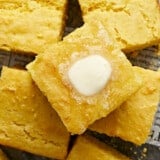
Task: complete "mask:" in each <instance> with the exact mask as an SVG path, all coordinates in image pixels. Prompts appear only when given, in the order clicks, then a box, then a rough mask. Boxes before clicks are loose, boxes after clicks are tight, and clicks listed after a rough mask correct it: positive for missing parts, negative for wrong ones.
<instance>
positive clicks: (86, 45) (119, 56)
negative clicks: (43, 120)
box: [27, 38, 141, 134]
mask: <svg viewBox="0 0 160 160" xmlns="http://www.w3.org/2000/svg"><path fill="white" fill-rule="evenodd" d="M91 55H99V56H101V57H103V58H104V59H105V60H107V61H108V62H109V63H110V65H111V68H112V74H111V76H110V79H109V81H108V83H107V84H106V85H105V86H104V88H103V89H102V90H101V91H100V92H98V93H97V94H94V95H92V96H84V95H83V94H80V93H79V92H78V91H77V90H76V89H75V87H74V86H73V85H72V83H71V81H70V79H69V78H68V74H69V73H68V72H69V70H70V68H71V67H72V65H73V64H74V63H75V62H77V61H79V60H82V59H83V58H86V57H89V56H91ZM27 69H28V71H29V72H30V73H31V76H32V78H33V80H34V81H35V83H36V84H37V85H38V87H39V88H40V90H41V91H42V92H43V94H44V95H45V96H46V97H47V98H48V100H49V102H50V103H51V105H52V107H53V108H54V109H55V110H56V111H57V113H58V114H59V116H60V118H61V120H62V121H63V123H64V125H65V126H66V128H67V129H68V131H69V132H71V133H72V134H81V133H83V132H84V131H85V130H86V129H87V127H88V126H89V125H90V124H92V123H93V122H94V121H95V120H98V119H100V118H102V117H105V116H107V115H108V114H109V113H110V112H111V111H113V110H114V109H116V108H117V107H119V106H120V104H121V103H122V102H124V101H125V100H126V99H127V98H128V97H129V96H130V95H131V94H133V93H134V92H135V91H136V90H137V89H138V87H139V85H140V83H141V80H140V79H139V77H137V76H136V74H135V73H134V71H133V67H132V66H131V64H130V62H129V61H128V60H127V58H126V57H125V55H124V54H123V53H122V52H121V51H120V50H117V49H114V47H113V46H111V45H107V44H106V43H105V42H102V40H101V39H100V40H99V39H98V38H97V39H94V40H93V39H92V38H91V39H88V40H85V41H80V42H79V41H75V42H68V41H63V42H59V43H57V44H55V45H54V46H52V48H50V49H49V50H47V51H46V52H45V54H42V55H38V56H37V57H36V59H35V61H33V63H30V64H29V65H28V66H27ZM97 83H98V82H97Z"/></svg>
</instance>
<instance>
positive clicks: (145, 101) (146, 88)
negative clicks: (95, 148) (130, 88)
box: [90, 67, 160, 145]
mask: <svg viewBox="0 0 160 160" xmlns="http://www.w3.org/2000/svg"><path fill="white" fill-rule="evenodd" d="M134 69H135V71H136V72H137V74H138V75H139V76H141V77H142V78H143V85H142V86H141V88H140V89H139V90H138V91H137V92H136V93H135V94H133V95H132V96H131V97H130V98H129V99H128V100H127V101H126V102H125V103H123V104H122V105H121V107H119V108H118V109H116V110H115V111H114V112H113V113H111V114H110V115H109V116H108V117H106V118H104V119H101V120H99V121H97V122H96V123H94V124H93V125H91V126H90V129H91V130H94V131H97V132H100V133H105V134H107V135H109V136H116V137H120V138H122V139H124V140H126V141H130V142H133V143H135V144H138V145H141V144H143V143H145V141H146V140H147V138H148V135H149V133H150V129H151V126H152V123H153V118H154V115H155V112H156V110H157V105H158V102H159V96H160V72H155V71H151V70H145V69H142V68H140V67H135V68H134Z"/></svg>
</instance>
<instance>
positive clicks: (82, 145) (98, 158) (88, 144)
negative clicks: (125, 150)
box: [67, 135, 129, 160]
mask: <svg viewBox="0 0 160 160" xmlns="http://www.w3.org/2000/svg"><path fill="white" fill-rule="evenodd" d="M82 159H83V160H89V159H92V160H93V159H94V160H129V158H127V157H126V156H124V155H122V154H121V153H119V152H118V151H116V150H115V149H113V148H111V147H110V146H108V145H107V144H105V143H103V142H100V141H99V140H97V139H96V138H94V137H91V136H89V135H82V136H79V137H78V138H77V140H76V142H75V144H74V145H73V148H72V150H71V151H70V153H69V155H68V157H67V160H82Z"/></svg>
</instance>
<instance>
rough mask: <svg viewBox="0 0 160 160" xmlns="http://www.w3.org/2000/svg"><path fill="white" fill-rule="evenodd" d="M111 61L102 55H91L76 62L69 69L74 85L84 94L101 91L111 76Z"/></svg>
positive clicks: (88, 94) (89, 94) (70, 78)
mask: <svg viewBox="0 0 160 160" xmlns="http://www.w3.org/2000/svg"><path fill="white" fill-rule="evenodd" d="M111 72H112V68H111V65H110V63H109V62H108V61H107V60H106V59H105V58H103V57H102V56H100V55H90V56H87V57H85V58H82V59H80V60H78V61H77V62H75V63H74V64H73V65H72V66H71V68H70V69H69V71H68V77H69V80H70V83H71V84H72V85H73V87H74V88H75V89H76V90H77V91H78V92H79V93H80V94H82V95H84V96H92V95H94V94H96V93H98V92H100V91H101V90H102V89H103V88H104V87H105V85H106V84H107V82H108V80H109V78H110V76H111Z"/></svg>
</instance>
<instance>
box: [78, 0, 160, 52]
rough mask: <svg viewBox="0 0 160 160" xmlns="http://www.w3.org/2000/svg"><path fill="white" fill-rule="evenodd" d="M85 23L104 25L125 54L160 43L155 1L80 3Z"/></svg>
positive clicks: (158, 13) (96, 1) (112, 0)
mask: <svg viewBox="0 0 160 160" xmlns="http://www.w3.org/2000/svg"><path fill="white" fill-rule="evenodd" d="M79 3H80V6H81V10H82V13H83V18H84V21H85V22H88V21H94V22H95V23H97V22H98V21H101V22H103V25H104V26H105V28H106V29H107V30H108V31H109V33H110V35H111V36H112V37H113V39H114V41H115V42H116V43H117V44H118V45H119V47H120V49H123V50H124V51H126V52H129V51H133V50H137V49H142V48H145V47H147V46H151V45H153V44H158V43H159V42H160V18H159V17H160V9H159V6H158V2H157V0H145V1H144V0H134V1H133V0H90V1H86V0H79Z"/></svg>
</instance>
